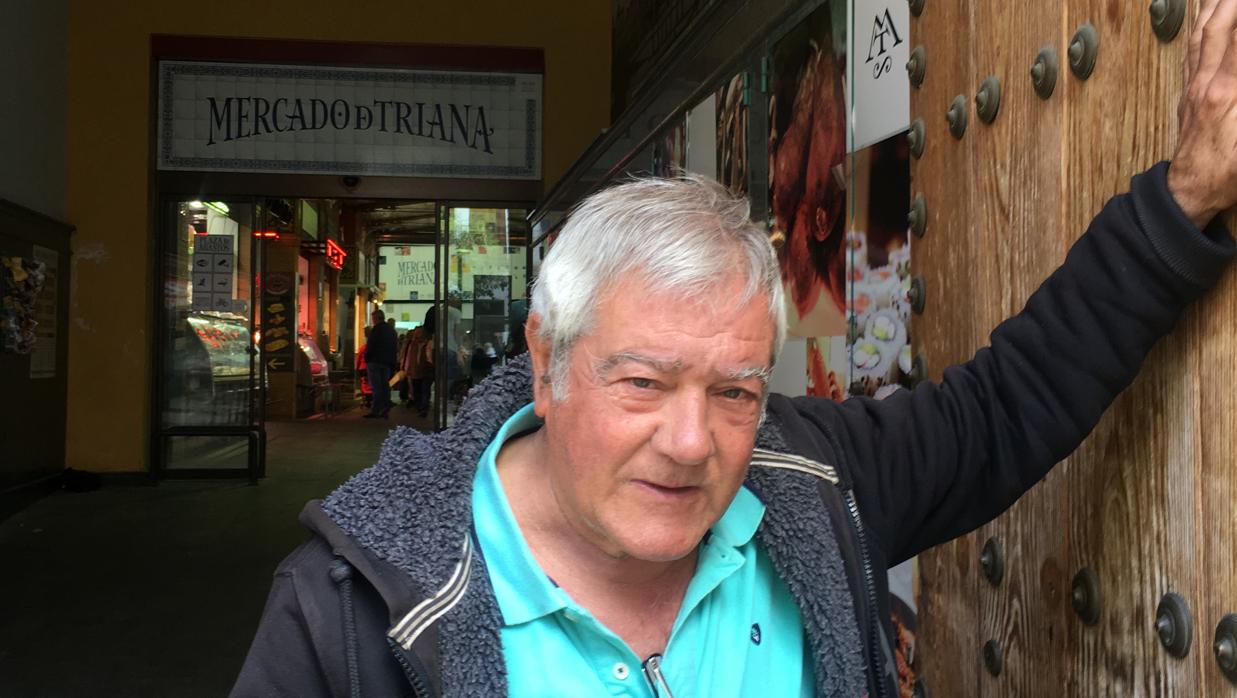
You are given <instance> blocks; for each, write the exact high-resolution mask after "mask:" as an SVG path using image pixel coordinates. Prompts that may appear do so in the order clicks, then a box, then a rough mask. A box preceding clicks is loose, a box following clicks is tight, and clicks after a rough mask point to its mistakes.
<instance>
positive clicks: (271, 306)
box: [261, 272, 297, 373]
mask: <svg viewBox="0 0 1237 698" xmlns="http://www.w3.org/2000/svg"><path fill="white" fill-rule="evenodd" d="M292 289H293V279H292V274H290V273H287V272H267V273H266V274H263V275H262V335H261V337H262V339H261V349H262V362H263V363H264V364H266V370H267V371H268V372H271V373H285V372H290V371H295V370H296V361H295V359H296V351H297V346H296V308H295V307H294V305H293V297H292V295H293V294H292Z"/></svg>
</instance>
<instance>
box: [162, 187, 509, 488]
mask: <svg viewBox="0 0 1237 698" xmlns="http://www.w3.org/2000/svg"><path fill="white" fill-rule="evenodd" d="M525 213H526V212H525V211H524V210H523V209H513V208H507V207H494V206H489V207H486V206H477V205H473V204H464V203H455V202H446V201H406V200H405V201H400V200H366V199H338V200H331V199H289V198H266V197H233V198H219V199H212V198H209V197H202V198H198V199H187V198H185V197H169V198H167V199H165V200H164V201H163V202H162V225H161V228H160V235H159V243H158V244H159V263H158V278H159V283H157V284H156V293H157V295H158V298H157V305H156V307H157V308H158V313H157V320H156V332H157V337H158V339H157V342H156V361H157V366H158V370H157V373H156V385H155V386H154V393H155V395H154V398H155V399H154V405H155V411H154V412H155V414H154V415H153V417H154V424H153V425H152V434H153V441H154V443H153V444H152V454H153V460H154V464H155V471H156V473H157V474H159V475H161V476H177V477H238V476H240V477H248V478H249V479H251V480H257V479H258V478H260V477H262V476H263V475H264V474H265V460H266V444H267V427H268V422H287V421H292V420H312V419H319V420H325V419H332V420H349V419H356V420H357V422H358V423H359V422H360V419H361V415H362V413H363V412H365V411H375V409H374V407H373V406H372V405H371V401H372V400H373V396H374V392H375V391H374V390H373V388H374V386H372V385H369V384H368V381H367V380H366V371H365V370H364V359H363V356H364V347H365V342H366V333H367V330H368V327H367V326H368V324H369V322H370V318H371V315H372V312H373V311H374V310H379V309H380V310H383V311H384V314H385V316H386V318H387V319H388V321H389V322H390V323H391V324H393V325H394V327H395V329H396V332H397V334H398V335H399V336H401V338H403V339H405V340H406V341H403V342H401V347H400V350H401V351H400V354H399V356H398V357H397V360H398V362H399V365H398V366H396V367H395V374H394V376H393V379H392V381H391V388H392V390H391V399H392V401H393V402H394V403H395V404H394V405H393V406H392V407H391V408H390V411H389V412H388V413H387V417H386V419H387V420H389V422H390V423H401V424H405V425H408V426H413V427H414V428H418V429H422V430H426V431H428V430H434V429H441V428H443V427H445V426H446V425H448V424H449V423H450V422H451V421H452V420H453V418H454V414H455V411H456V410H457V409H458V407H459V404H460V402H461V401H462V399H463V396H464V395H465V394H466V393H467V391H468V388H469V387H471V385H473V384H474V383H476V382H477V381H479V380H481V379H483V378H484V377H485V376H486V375H488V373H489V372H491V371H492V370H493V369H494V368H495V367H496V366H498V365H501V364H502V363H504V362H505V361H506V360H507V359H508V358H509V357H512V356H515V355H517V354H519V353H522V351H523V344H522V342H523V324H524V320H525V318H526V317H527V302H526V298H527V285H528V273H527V269H528V265H527V254H528V234H527V230H528V229H527V223H526V219H525ZM416 335H423V336H431V337H432V339H431V340H430V342H429V343H428V345H426V346H425V347H424V352H423V353H417V354H412V353H408V352H405V351H404V350H405V349H406V348H409V347H411V346H412V343H411V341H407V340H411V339H412V338H413V337H414V336H416ZM414 356H415V357H419V358H421V359H422V360H421V361H419V362H418V361H415V360H411V358H412V357H414ZM418 364H419V365H418ZM336 432H337V430H336ZM298 433H304V430H300V431H299V432H298ZM324 433H325V432H324ZM325 438H329V437H325ZM363 465H365V464H358V467H362V466H363Z"/></svg>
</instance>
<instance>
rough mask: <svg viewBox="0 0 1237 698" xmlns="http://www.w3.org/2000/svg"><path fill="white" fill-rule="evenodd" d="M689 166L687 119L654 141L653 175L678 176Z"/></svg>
mask: <svg viewBox="0 0 1237 698" xmlns="http://www.w3.org/2000/svg"><path fill="white" fill-rule="evenodd" d="M686 167H687V120H686V119H683V120H682V121H680V122H679V123H677V124H675V125H674V126H671V127H670V128H668V129H666V130H665V131H663V132H662V133H661V135H659V136H658V137H657V139H656V140H655V141H654V142H653V176H655V177H677V176H678V175H680V174H682V173H683V171H684V170H685V169H686Z"/></svg>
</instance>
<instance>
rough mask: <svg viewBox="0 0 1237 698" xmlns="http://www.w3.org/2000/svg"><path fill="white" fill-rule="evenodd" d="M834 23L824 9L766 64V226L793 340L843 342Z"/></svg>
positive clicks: (842, 197)
mask: <svg viewBox="0 0 1237 698" xmlns="http://www.w3.org/2000/svg"><path fill="white" fill-rule="evenodd" d="M834 22H835V20H834V17H833V12H832V5H830V4H825V5H822V6H821V7H820V8H818V9H817V10H816V11H815V12H813V13H812V14H810V15H809V16H808V17H807V18H806V19H805V20H804V21H803V22H801V23H800V24H799V25H797V26H796V27H794V28H793V29H791V30H790V31H789V32H787V34H785V35H784V36H783V37H782V38H781V39H780V40H779V41H778V42H777V43H776V44H775V45H774V47H773V51H772V53H771V54H770V56H769V63H770V67H771V74H770V81H769V82H770V84H769V97H768V108H769V130H770V133H769V138H768V143H769V151H768V158H769V213H770V219H769V225H770V227H771V228H772V231H773V233H772V234H773V238H774V240H775V241H779V242H781V246H780V249H779V250H778V261H779V263H780V265H781V270H782V280H783V285H784V289H785V291H786V315H787V321H788V331H789V333H790V334H792V335H795V336H799V337H837V336H843V335H845V334H846V266H845V259H844V255H843V247H842V241H843V238H844V231H845V219H846V174H845V158H846V109H845V95H844V90H843V87H844V85H845V75H844V73H843V69H844V57H843V56H841V55H840V54H839V49H844V48H845V44H844V43H837V42H835V41H834V33H835V27H834ZM822 356H823V355H822ZM836 358H838V357H835V359H836ZM810 363H811V361H809V364H810ZM837 368H839V367H835V370H836V369H837ZM840 375H844V371H842V373H841V374H840Z"/></svg>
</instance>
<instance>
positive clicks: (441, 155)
mask: <svg viewBox="0 0 1237 698" xmlns="http://www.w3.org/2000/svg"><path fill="white" fill-rule="evenodd" d="M541 80H542V78H541V76H540V75H532V74H526V73H465V72H449V71H424V70H394V69H373V68H342V67H312V66H311V67H306V66H284V65H267V64H242V63H203V62H181V61H163V62H161V63H160V64H159V143H158V148H159V169H161V170H227V171H243V172H285V173H301V174H334V175H365V174H372V175H395V176H415V177H484V178H495V179H540V177H541Z"/></svg>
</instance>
